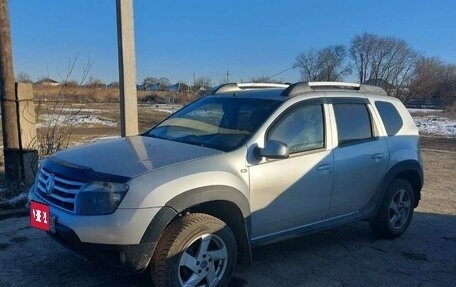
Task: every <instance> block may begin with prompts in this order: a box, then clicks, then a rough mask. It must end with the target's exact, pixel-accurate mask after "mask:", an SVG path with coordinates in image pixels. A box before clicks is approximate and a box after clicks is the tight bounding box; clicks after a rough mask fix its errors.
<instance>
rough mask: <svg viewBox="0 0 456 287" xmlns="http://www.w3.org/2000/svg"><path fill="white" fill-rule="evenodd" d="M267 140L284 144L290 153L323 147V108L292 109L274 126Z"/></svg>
mask: <svg viewBox="0 0 456 287" xmlns="http://www.w3.org/2000/svg"><path fill="white" fill-rule="evenodd" d="M267 139H268V140H276V141H280V142H282V143H284V144H286V145H287V146H288V148H289V150H290V153H297V152H302V151H307V150H312V149H318V148H322V147H324V146H325V145H324V120H323V106H322V105H321V104H304V105H298V106H297V107H295V108H292V109H291V110H289V111H287V112H286V113H285V114H284V115H283V116H281V117H280V118H279V120H278V121H277V122H276V123H275V124H274V126H273V127H272V128H271V129H270V131H269V133H268V136H267Z"/></svg>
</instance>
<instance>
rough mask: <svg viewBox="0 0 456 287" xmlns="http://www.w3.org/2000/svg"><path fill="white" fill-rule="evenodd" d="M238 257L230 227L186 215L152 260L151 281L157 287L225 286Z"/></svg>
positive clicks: (165, 236)
mask: <svg viewBox="0 0 456 287" xmlns="http://www.w3.org/2000/svg"><path fill="white" fill-rule="evenodd" d="M236 258H237V246H236V238H235V237H234V234H233V232H232V231H231V229H230V228H229V227H228V225H226V224H225V223H224V222H223V221H221V220H219V219H218V218H215V217H213V216H210V215H207V214H202V213H193V214H187V215H185V216H181V217H179V218H177V219H176V220H175V221H174V222H172V223H171V224H170V225H169V226H168V227H167V228H166V230H165V231H164V232H163V234H162V236H161V238H160V240H159V242H158V244H157V247H156V249H155V253H154V256H153V257H152V263H151V268H150V269H151V275H152V280H153V282H154V286H155V287H162V286H173V287H174V286H226V285H227V284H228V282H229V280H230V277H231V275H232V273H233V272H234V268H235V266H236Z"/></svg>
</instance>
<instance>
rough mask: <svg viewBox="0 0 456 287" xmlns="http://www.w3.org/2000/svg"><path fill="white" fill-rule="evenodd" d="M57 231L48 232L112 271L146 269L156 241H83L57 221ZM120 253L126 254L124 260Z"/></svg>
mask: <svg viewBox="0 0 456 287" xmlns="http://www.w3.org/2000/svg"><path fill="white" fill-rule="evenodd" d="M55 228H56V232H55V233H51V232H46V233H47V234H48V235H49V236H50V237H51V238H53V239H54V240H55V241H57V242H58V243H59V244H60V245H62V246H63V247H65V248H67V249H69V250H70V251H73V252H74V253H75V254H76V255H77V256H80V257H82V258H83V259H86V260H88V261H90V262H92V263H95V264H96V265H97V266H100V267H102V268H105V269H108V270H110V271H116V272H122V273H138V272H142V271H144V270H145V269H146V268H147V266H148V265H149V261H150V259H151V258H152V254H153V252H154V249H155V246H156V243H155V242H151V243H141V244H129V245H112V244H96V243H85V242H81V240H80V239H79V237H78V236H77V234H76V233H75V232H74V231H73V230H72V229H71V228H69V227H67V226H64V225H62V224H60V223H58V222H57V223H56V226H55ZM120 253H123V254H124V255H125V260H124V261H123V262H122V261H121V259H120V258H121V257H120Z"/></svg>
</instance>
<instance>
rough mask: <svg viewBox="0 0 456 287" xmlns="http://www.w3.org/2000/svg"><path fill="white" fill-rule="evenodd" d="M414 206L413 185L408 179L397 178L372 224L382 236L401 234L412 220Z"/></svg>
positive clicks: (375, 230)
mask: <svg viewBox="0 0 456 287" xmlns="http://www.w3.org/2000/svg"><path fill="white" fill-rule="evenodd" d="M414 206H415V197H414V193H413V189H412V186H411V185H410V183H409V182H408V181H407V180H405V179H402V178H396V179H395V180H393V182H392V183H391V184H390V186H389V187H388V190H387V191H386V194H385V197H384V199H383V202H382V203H381V206H380V209H379V211H378V214H377V216H376V217H375V218H373V219H372V220H371V222H370V225H371V227H372V229H373V230H374V232H375V233H377V235H379V236H380V237H384V238H394V237H397V236H400V235H401V234H402V233H404V232H405V230H406V229H407V227H408V226H409V224H410V221H411V220H412V216H413V207H414Z"/></svg>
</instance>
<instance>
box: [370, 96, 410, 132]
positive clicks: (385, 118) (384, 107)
mask: <svg viewBox="0 0 456 287" xmlns="http://www.w3.org/2000/svg"><path fill="white" fill-rule="evenodd" d="M375 106H376V107H377V110H378V112H379V113H380V117H381V118H382V122H383V124H384V125H385V129H386V133H387V134H388V136H394V135H395V134H397V132H398V131H399V130H400V129H401V128H402V125H403V124H404V123H403V121H402V118H401V115H400V114H399V112H398V111H397V110H396V108H395V107H394V105H393V104H391V103H388V102H382V101H377V102H375Z"/></svg>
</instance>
